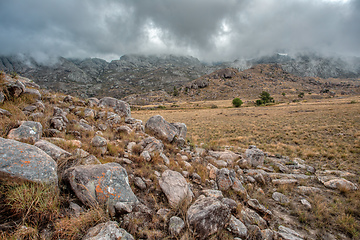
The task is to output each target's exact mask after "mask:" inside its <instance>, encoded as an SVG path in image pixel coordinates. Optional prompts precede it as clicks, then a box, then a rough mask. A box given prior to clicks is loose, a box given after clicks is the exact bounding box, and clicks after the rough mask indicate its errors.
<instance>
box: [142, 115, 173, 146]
mask: <svg viewBox="0 0 360 240" xmlns="http://www.w3.org/2000/svg"><path fill="white" fill-rule="evenodd" d="M145 131H146V132H149V133H150V134H152V135H154V136H156V137H158V138H160V139H163V140H165V141H167V142H172V141H173V140H174V137H175V136H176V135H177V134H178V129H177V128H176V127H174V126H173V125H171V124H170V123H168V122H167V121H165V119H164V118H163V117H162V116H160V115H156V116H152V117H151V118H149V120H148V121H147V122H146V124H145Z"/></svg>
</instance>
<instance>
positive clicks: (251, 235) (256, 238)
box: [246, 225, 263, 240]
mask: <svg viewBox="0 0 360 240" xmlns="http://www.w3.org/2000/svg"><path fill="white" fill-rule="evenodd" d="M247 228H248V236H247V238H246V240H263V234H262V232H261V229H260V228H259V227H258V226H257V225H249V226H247Z"/></svg>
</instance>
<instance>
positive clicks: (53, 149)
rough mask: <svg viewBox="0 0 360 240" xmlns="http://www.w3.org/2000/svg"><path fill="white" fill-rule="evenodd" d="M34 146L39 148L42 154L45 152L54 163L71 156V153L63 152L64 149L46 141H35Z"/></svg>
mask: <svg viewBox="0 0 360 240" xmlns="http://www.w3.org/2000/svg"><path fill="white" fill-rule="evenodd" d="M34 146H36V147H38V148H40V149H41V150H43V151H44V152H46V153H47V154H48V155H49V156H50V157H52V158H53V159H54V160H55V161H57V160H60V159H65V158H68V157H70V156H71V153H69V152H67V151H65V150H64V149H62V148H60V147H58V146H56V145H55V144H52V143H51V142H48V141H46V140H40V141H37V142H36V143H35V144H34Z"/></svg>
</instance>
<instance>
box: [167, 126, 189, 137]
mask: <svg viewBox="0 0 360 240" xmlns="http://www.w3.org/2000/svg"><path fill="white" fill-rule="evenodd" d="M171 125H173V126H174V127H176V129H177V134H176V135H177V137H178V138H182V139H186V133H187V127H186V125H185V123H179V122H177V123H171Z"/></svg>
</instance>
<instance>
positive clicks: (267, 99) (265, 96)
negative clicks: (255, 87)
mask: <svg viewBox="0 0 360 240" xmlns="http://www.w3.org/2000/svg"><path fill="white" fill-rule="evenodd" d="M259 98H260V99H258V100H256V105H257V106H260V105H264V104H267V103H273V102H275V101H274V98H272V97H271V96H270V93H268V92H266V91H262V93H261V94H260V96H259Z"/></svg>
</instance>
